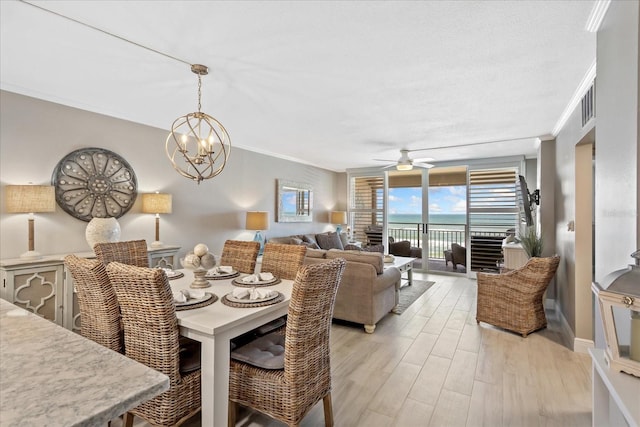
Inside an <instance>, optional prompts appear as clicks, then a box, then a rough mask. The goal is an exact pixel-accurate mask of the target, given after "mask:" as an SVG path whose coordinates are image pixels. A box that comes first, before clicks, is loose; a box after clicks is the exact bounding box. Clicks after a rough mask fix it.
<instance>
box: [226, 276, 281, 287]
mask: <svg viewBox="0 0 640 427" xmlns="http://www.w3.org/2000/svg"><path fill="white" fill-rule="evenodd" d="M245 277H246V276H245ZM233 281H234V282H235V283H237V284H239V285H245V286H251V285H268V284H269V283H275V282H277V281H278V278H277V277H275V276H274V277H273V279H271V280H256V281H255V282H243V281H242V278H241V277H238V278H237V279H233Z"/></svg>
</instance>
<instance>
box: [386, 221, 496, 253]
mask: <svg viewBox="0 0 640 427" xmlns="http://www.w3.org/2000/svg"><path fill="white" fill-rule="evenodd" d="M467 227H468V226H467V225H466V224H429V243H430V244H429V258H430V259H441V260H444V251H445V250H447V249H450V248H451V244H452V243H457V244H459V245H461V246H466V243H465V242H466V239H465V236H466V234H467ZM387 231H388V233H389V236H390V237H393V239H394V241H396V242H399V241H402V240H408V241H409V242H411V246H413V247H417V248H420V247H422V224H416V223H404V222H389V223H388V226H387ZM471 234H472V235H473V236H501V237H504V233H499V232H492V231H474V232H472V233H471Z"/></svg>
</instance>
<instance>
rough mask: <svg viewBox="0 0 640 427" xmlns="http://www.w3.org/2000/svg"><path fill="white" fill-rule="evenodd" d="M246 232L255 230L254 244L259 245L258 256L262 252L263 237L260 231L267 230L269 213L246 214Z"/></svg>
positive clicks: (253, 212)
mask: <svg viewBox="0 0 640 427" xmlns="http://www.w3.org/2000/svg"><path fill="white" fill-rule="evenodd" d="M246 228H247V230H255V232H256V235H255V236H254V237H253V241H254V242H258V243H260V252H258V254H259V255H262V252H264V236H263V235H262V233H261V231H263V230H268V229H269V212H261V211H249V212H247V226H246Z"/></svg>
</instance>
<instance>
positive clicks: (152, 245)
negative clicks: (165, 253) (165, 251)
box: [149, 240, 164, 248]
mask: <svg viewBox="0 0 640 427" xmlns="http://www.w3.org/2000/svg"><path fill="white" fill-rule="evenodd" d="M149 246H151V247H152V248H164V243H162V242H161V241H159V240H156V241H155V242H153V243H151V244H150V245H149Z"/></svg>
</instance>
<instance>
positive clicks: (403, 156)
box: [373, 149, 434, 171]
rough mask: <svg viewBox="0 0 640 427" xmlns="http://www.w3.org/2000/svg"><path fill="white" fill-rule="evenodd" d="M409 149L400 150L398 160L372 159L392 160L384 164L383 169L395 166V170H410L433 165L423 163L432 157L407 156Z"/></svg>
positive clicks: (387, 160) (386, 160)
mask: <svg viewBox="0 0 640 427" xmlns="http://www.w3.org/2000/svg"><path fill="white" fill-rule="evenodd" d="M410 151H411V150H407V149H402V150H400V158H399V159H398V160H389V159H373V160H376V161H379V162H394V163H393V164H391V165H389V166H385V167H384V168H383V169H391V168H396V170H399V171H410V170H412V169H413V168H422V169H430V168H432V167H433V166H434V165H432V164H430V163H424V162H430V161H432V160H433V159H432V158H423V159H412V158H411V157H409V152H410Z"/></svg>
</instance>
